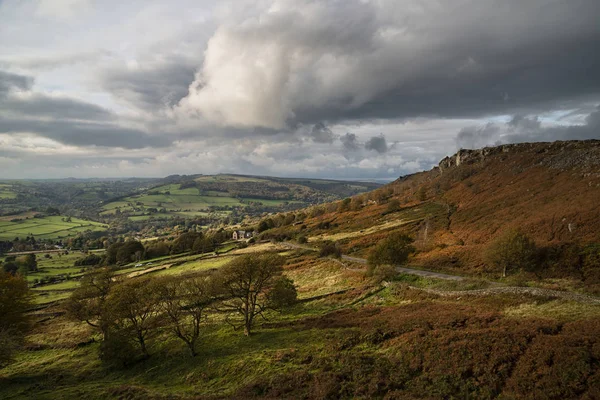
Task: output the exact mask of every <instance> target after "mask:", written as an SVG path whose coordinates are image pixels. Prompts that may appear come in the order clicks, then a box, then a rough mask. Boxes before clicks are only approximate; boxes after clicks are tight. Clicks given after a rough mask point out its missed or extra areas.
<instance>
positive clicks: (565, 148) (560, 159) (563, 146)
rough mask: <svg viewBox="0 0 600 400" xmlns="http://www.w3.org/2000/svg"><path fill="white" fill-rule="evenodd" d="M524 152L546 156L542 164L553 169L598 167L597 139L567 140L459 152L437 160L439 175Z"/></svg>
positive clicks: (598, 151) (599, 150) (599, 152)
mask: <svg viewBox="0 0 600 400" xmlns="http://www.w3.org/2000/svg"><path fill="white" fill-rule="evenodd" d="M515 152H524V153H525V152H527V153H534V154H545V156H544V158H543V161H542V162H541V165H543V166H546V167H548V168H554V169H561V170H565V169H573V168H582V169H589V168H593V167H597V166H599V165H600V140H570V141H556V142H551V143H544V142H543V143H517V144H504V145H500V146H495V147H484V148H483V149H476V150H468V149H460V150H459V151H458V152H457V153H456V154H454V155H452V156H449V157H446V158H444V159H443V160H441V161H440V163H439V164H438V167H439V169H440V172H443V171H444V170H447V169H450V168H453V167H458V166H460V165H464V164H475V163H480V162H483V161H485V160H486V159H487V158H489V157H491V156H494V155H497V154H502V153H515Z"/></svg>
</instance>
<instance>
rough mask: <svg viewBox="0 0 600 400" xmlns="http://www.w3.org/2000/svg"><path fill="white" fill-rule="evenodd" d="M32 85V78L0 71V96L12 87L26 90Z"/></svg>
mask: <svg viewBox="0 0 600 400" xmlns="http://www.w3.org/2000/svg"><path fill="white" fill-rule="evenodd" d="M31 85H33V78H31V77H29V76H24V75H17V74H12V73H10V72H5V71H0V96H2V95H4V94H6V93H8V92H9V91H12V90H14V89H20V90H28V89H30V88H31Z"/></svg>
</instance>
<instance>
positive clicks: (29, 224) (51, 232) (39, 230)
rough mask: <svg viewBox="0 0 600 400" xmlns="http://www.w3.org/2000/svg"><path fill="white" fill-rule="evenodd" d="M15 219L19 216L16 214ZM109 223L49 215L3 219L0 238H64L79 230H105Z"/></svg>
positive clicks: (73, 234)
mask: <svg viewBox="0 0 600 400" xmlns="http://www.w3.org/2000/svg"><path fill="white" fill-rule="evenodd" d="M13 218H14V219H17V218H19V216H14V217H13ZM106 229H107V225H104V224H101V223H99V222H94V221H86V220H83V219H79V218H71V221H70V222H66V218H65V217H60V216H49V217H43V218H27V217H25V219H22V220H20V221H15V222H10V221H2V222H1V223H0V240H13V239H14V238H15V237H19V238H24V237H26V236H34V237H35V238H37V239H62V238H67V237H71V236H75V235H77V233H79V232H85V231H87V230H91V231H104V230H106Z"/></svg>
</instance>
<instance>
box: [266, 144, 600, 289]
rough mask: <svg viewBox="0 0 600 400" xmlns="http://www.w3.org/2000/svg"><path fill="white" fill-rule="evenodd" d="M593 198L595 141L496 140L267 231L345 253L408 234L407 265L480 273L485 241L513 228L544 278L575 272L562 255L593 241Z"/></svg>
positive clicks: (597, 214)
mask: <svg viewBox="0 0 600 400" xmlns="http://www.w3.org/2000/svg"><path fill="white" fill-rule="evenodd" d="M599 199H600V141H597V140H590V141H568V142H555V143H533V144H529V143H525V144H513V145H503V146H498V147H491V148H484V149H480V150H461V151H459V152H458V153H457V154H455V155H453V156H451V157H447V158H445V159H444V160H442V161H441V162H440V163H439V165H438V166H436V167H435V168H433V169H432V170H430V171H426V172H422V173H417V174H414V175H409V176H405V177H401V178H399V179H398V180H396V181H394V182H392V183H390V184H388V185H385V186H383V187H382V188H380V189H377V190H375V191H373V192H370V193H367V194H364V195H359V196H355V197H353V198H352V199H351V200H350V199H349V200H346V202H345V204H344V203H343V202H337V203H330V204H326V205H324V206H321V207H316V208H312V209H309V210H306V212H305V213H304V214H305V215H303V216H302V217H304V218H302V220H303V223H302V225H303V226H304V229H301V227H299V226H292V227H283V228H274V229H273V230H272V234H274V235H275V234H277V233H278V232H279V233H281V232H286V234H287V236H290V237H294V236H297V235H304V236H306V237H308V240H309V243H310V242H314V243H320V242H323V241H326V240H331V241H336V242H338V243H339V244H340V245H341V246H342V249H343V251H344V253H345V254H349V255H358V256H366V255H367V254H368V252H369V250H370V249H371V248H372V247H373V246H374V245H375V244H376V243H377V242H378V241H380V240H381V239H382V238H384V237H387V236H388V235H395V234H399V233H408V234H409V235H410V236H411V237H413V238H414V239H415V245H416V247H417V249H418V252H417V254H416V255H415V257H414V258H413V259H412V260H411V263H412V264H413V265H414V266H416V267H419V268H423V269H433V270H448V271H453V272H456V273H459V274H470V275H473V274H474V275H478V276H481V275H482V274H484V275H485V274H489V273H492V274H493V273H494V271H490V269H489V268H488V266H486V264H485V261H484V257H483V253H484V250H485V248H486V246H487V245H488V243H489V242H490V241H491V240H493V239H494V238H495V237H497V236H498V235H500V234H502V233H503V232H505V231H507V230H511V229H518V230H520V231H522V232H523V233H525V234H527V235H528V236H530V237H531V238H532V239H533V240H534V241H535V242H536V244H537V245H538V246H539V247H540V248H542V249H545V250H546V252H545V253H546V255H548V254H549V253H552V254H551V255H552V257H554V259H552V260H546V261H548V262H547V263H546V265H545V266H544V268H543V269H544V271H545V272H548V273H549V274H550V275H549V276H552V277H555V278H559V277H561V278H563V277H577V273H576V271H572V269H573V268H572V266H571V264H572V262H571V261H572V258H573V257H575V258H577V257H578V256H577V254H569V251H570V250H572V249H573V246H574V245H578V246H586V245H590V244H594V243H598V242H600V206H599ZM546 258H548V257H546ZM569 260H571V261H569ZM550 261H552V262H550ZM550 264H552V265H550ZM561 271H562V272H561ZM579 278H581V277H579Z"/></svg>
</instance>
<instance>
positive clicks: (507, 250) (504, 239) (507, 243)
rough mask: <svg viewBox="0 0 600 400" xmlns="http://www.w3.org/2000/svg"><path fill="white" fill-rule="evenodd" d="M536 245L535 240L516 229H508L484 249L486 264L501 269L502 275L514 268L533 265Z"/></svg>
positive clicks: (531, 266)
mask: <svg viewBox="0 0 600 400" xmlns="http://www.w3.org/2000/svg"><path fill="white" fill-rule="evenodd" d="M536 254H537V247H536V245H535V242H534V241H533V240H532V239H531V238H530V237H529V236H527V235H525V234H524V233H522V232H520V231H518V230H508V231H505V232H504V233H502V234H501V235H500V236H498V237H497V238H496V239H494V240H493V241H492V242H491V243H490V244H489V245H488V247H487V248H486V250H485V254H484V257H485V260H486V262H487V263H488V265H491V266H492V267H495V268H498V269H501V270H502V277H503V278H505V277H506V274H507V273H508V272H510V271H515V270H531V269H533V268H534V267H535V258H536Z"/></svg>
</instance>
